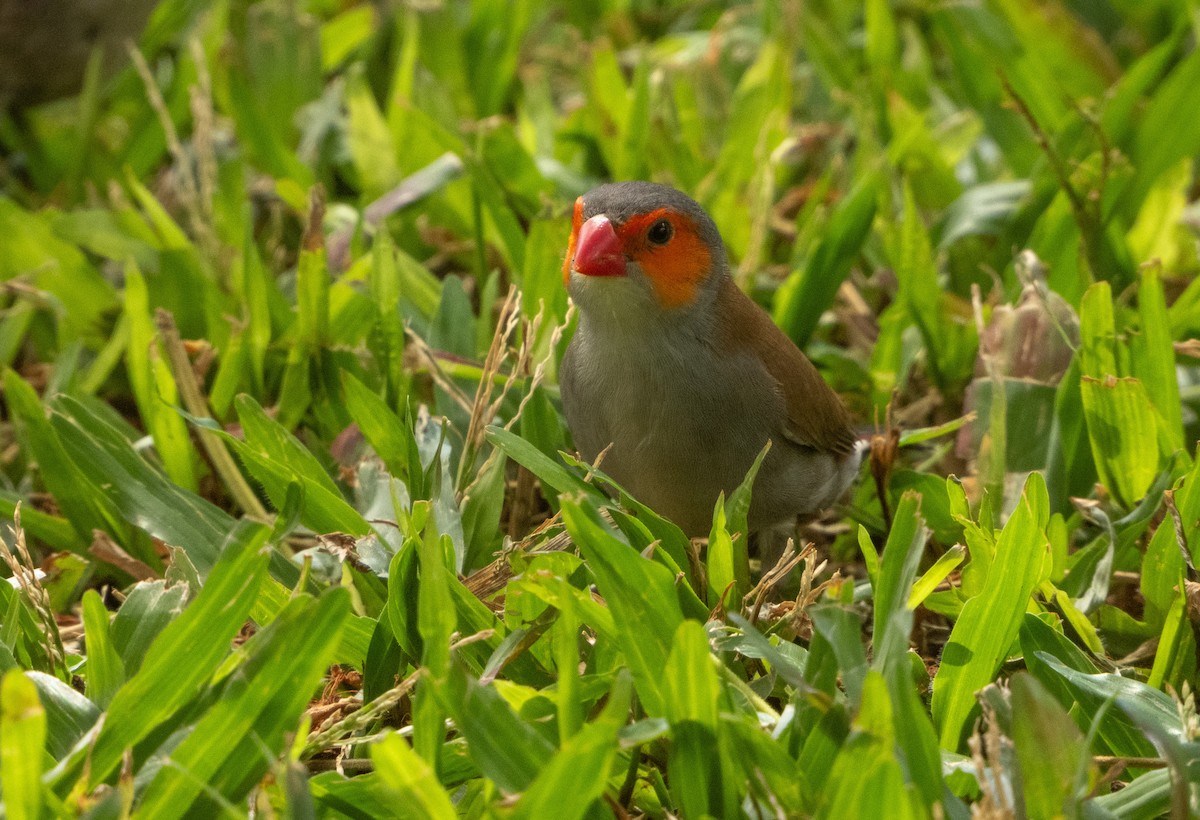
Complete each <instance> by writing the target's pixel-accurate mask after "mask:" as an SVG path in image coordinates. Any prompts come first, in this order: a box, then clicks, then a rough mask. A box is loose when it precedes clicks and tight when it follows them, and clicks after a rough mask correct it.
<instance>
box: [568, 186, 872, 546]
mask: <svg viewBox="0 0 1200 820" xmlns="http://www.w3.org/2000/svg"><path fill="white" fill-rule="evenodd" d="M563 280H564V284H565V286H566V288H567V291H568V293H569V295H570V297H571V300H572V301H573V302H574V304H575V305H576V308H577V310H578V317H579V318H578V323H577V326H576V330H575V333H574V336H573V337H572V339H571V341H570V343H569V345H568V346H567V349H566V351H565V353H564V355H563V358H562V361H561V364H560V367H559V388H560V395H561V398H562V406H563V411H564V415H565V418H566V422H567V427H568V429H569V430H570V432H571V435H572V437H573V439H574V442H575V446H576V448H577V449H578V451H579V453H580V455H581V456H582V457H583V458H584V459H586V460H587V461H588V462H594V461H595V459H596V458H597V457H598V456H599V455H600V454H601V452H605V451H606V452H605V455H604V459H603V461H602V465H601V469H603V470H604V472H605V473H606V474H607V475H608V476H610V477H611V478H612V479H613V480H614V481H615V482H617V483H618V484H620V485H621V486H622V487H623V488H624V489H625V490H626V491H627V492H628V493H630V494H631V495H632V496H633V497H634V498H636V499H637V500H638V501H639V502H641V503H643V504H646V505H648V506H649V507H650V508H651V509H653V510H654V511H655V512H657V513H659V514H660V515H663V516H665V517H667V518H668V519H670V520H672V521H674V522H675V524H677V525H678V526H679V527H680V528H681V529H682V530H683V531H684V533H685V534H687V535H688V536H689V537H703V536H706V535H709V533H710V531H711V528H712V522H713V511H714V506H715V504H716V502H717V500H718V498H719V497H720V495H721V493H724V494H725V497H726V498H728V496H729V494H730V493H731V492H732V491H733V490H734V489H736V488H737V487H738V486H739V485H740V484H741V483H742V481H743V480H744V479H745V476H746V473H747V471H748V470H749V469H750V467H751V466H752V465H753V463H754V460H755V458H756V457H757V456H758V454H759V453H760V451H761V450H762V449H763V447H764V446H765V445H766V444H767V442H768V441H769V442H770V443H771V447H770V449H769V450H768V452H767V455H766V457H765V459H764V461H763V463H762V465H761V468H760V470H759V472H758V475H757V477H756V479H755V481H754V484H753V486H752V488H751V501H750V509H749V514H748V528H749V530H750V532H751V533H755V532H758V531H762V530H766V529H769V528H774V527H776V526H777V525H781V524H783V523H785V522H788V521H789V520H790V521H791V522H793V523H794V522H795V521H796V520H797V518H798V517H799V516H805V515H809V514H812V513H815V512H818V511H820V510H822V509H824V508H826V507H828V506H830V505H832V504H833V503H834V502H835V501H837V499H838V498H839V497H840V496H841V495H842V493H843V492H844V491H845V490H846V489H847V487H849V485H850V484H851V483H852V481H853V479H854V478H855V477H856V476H857V474H858V471H859V465H860V463H861V461H862V456H863V453H864V450H865V446H864V444H865V443H864V442H860V441H859V440H858V438H857V436H856V435H855V433H854V429H853V425H852V420H851V417H850V414H849V412H848V411H847V409H846V407H845V405H844V404H843V403H842V401H841V399H840V398H839V397H838V395H837V394H836V393H835V392H834V391H833V390H832V389H831V388H830V387H829V386H828V385H827V384H826V383H825V381H824V380H823V379H822V378H821V375H820V373H819V372H818V371H817V369H816V367H815V366H814V365H813V364H812V362H810V361H809V360H808V358H807V357H806V356H805V355H804V353H802V352H801V351H800V349H799V348H797V347H796V345H795V344H794V343H793V342H792V341H791V339H789V338H788V337H787V335H786V334H784V332H783V331H782V330H780V329H779V327H778V326H777V325H776V324H775V323H774V322H773V321H771V318H770V316H769V315H768V314H767V313H766V311H764V310H763V309H762V308H761V307H759V306H758V305H757V304H756V303H755V302H754V301H753V300H752V299H751V298H750V297H749V296H747V295H746V294H745V293H743V292H742V290H741V289H740V288H739V287H738V286H737V284H736V283H735V282H734V281H733V278H732V277H731V275H730V271H729V261H728V257H727V254H726V251H725V246H724V243H723V241H722V239H721V234H720V232H719V231H718V229H717V226H716V224H715V223H714V222H713V220H712V218H711V217H710V216H709V215H708V214H707V213H706V212H705V211H704V209H703V208H702V207H701V206H700V205H699V204H698V203H696V202H695V201H694V200H693V199H691V198H690V197H688V196H687V195H686V194H684V193H682V192H680V191H678V190H676V189H675V188H672V187H670V186H666V185H660V184H656V183H651V182H643V181H630V182H616V183H609V184H604V185H601V186H599V187H597V188H594V189H592V190H591V191H589V192H588V193H586V194H584V195H583V196H581V197H579V198H578V199H577V200H576V201H575V206H574V214H573V219H572V228H571V235H570V238H569V240H568V243H567V253H566V258H565V259H564V261H563Z"/></svg>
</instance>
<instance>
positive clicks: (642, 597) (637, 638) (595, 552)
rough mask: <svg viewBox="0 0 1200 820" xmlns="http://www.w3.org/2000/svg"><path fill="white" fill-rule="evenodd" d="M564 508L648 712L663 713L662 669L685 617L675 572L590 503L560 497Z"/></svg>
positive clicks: (576, 543)
mask: <svg viewBox="0 0 1200 820" xmlns="http://www.w3.org/2000/svg"><path fill="white" fill-rule="evenodd" d="M562 512H563V522H564V523H565V524H566V525H567V532H569V533H570V534H571V540H572V541H574V542H575V545H576V546H577V547H578V548H579V552H580V554H581V555H583V557H584V559H585V560H586V561H587V563H588V566H589V568H590V569H591V571H592V574H593V575H594V576H595V577H596V585H597V586H598V587H599V588H600V594H601V595H603V596H604V600H605V601H607V603H608V606H609V609H611V610H612V614H613V621H614V625H615V627H616V630H617V642H618V645H619V646H620V647H621V651H622V652H624V653H625V660H626V663H628V664H629V670H630V672H631V673H632V674H633V681H634V685H635V686H636V687H637V692H638V697H639V698H640V699H641V702H642V704H643V706H644V707H645V709H646V713H647V714H648V715H650V716H654V717H657V716H660V715H664V714H666V713H667V711H666V710H667V702H666V696H665V694H664V693H663V690H662V670H663V669H664V668H665V666H666V663H667V657H668V656H669V654H670V650H671V646H672V642H673V641H674V639H675V632H676V630H677V629H678V628H679V624H680V623H682V622H683V612H682V611H681V610H680V607H679V603H678V599H677V598H676V596H675V589H674V587H675V578H674V576H673V575H672V574H671V573H670V571H669V570H667V569H666V568H665V567H663V566H662V565H661V564H656V563H654V562H652V561H649V560H647V559H646V558H643V557H642V556H641V555H639V554H638V553H637V552H636V551H634V550H632V549H630V547H629V545H628V544H626V543H624V542H623V541H621V540H620V539H619V538H618V537H617V536H616V535H615V534H614V533H613V532H612V530H610V529H609V528H608V527H607V526H605V525H604V523H603V522H602V521H601V520H600V517H599V515H597V513H596V512H595V510H594V509H593V508H591V507H590V506H584V504H582V503H580V502H577V501H574V500H572V499H570V498H564V499H563V506H562Z"/></svg>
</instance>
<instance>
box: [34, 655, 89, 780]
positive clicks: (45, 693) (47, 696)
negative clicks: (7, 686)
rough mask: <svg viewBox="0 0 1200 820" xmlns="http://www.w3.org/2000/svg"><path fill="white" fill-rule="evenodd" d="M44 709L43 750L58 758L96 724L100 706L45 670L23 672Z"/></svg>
mask: <svg viewBox="0 0 1200 820" xmlns="http://www.w3.org/2000/svg"><path fill="white" fill-rule="evenodd" d="M25 674H26V676H27V677H28V678H29V679H30V680H31V681H33V685H34V686H35V687H36V688H37V692H38V697H39V698H40V699H41V702H42V706H43V707H44V708H45V710H46V751H47V752H48V753H49V754H50V756H51V757H52V758H53V759H55V760H59V759H61V758H62V757H64V756H65V755H66V754H67V753H68V752H69V751H71V748H72V747H73V746H75V744H76V743H77V742H78V741H79V739H80V738H81V737H83V735H84V734H85V733H86V732H87V731H88V730H89V729H92V728H93V727H94V726H95V725H96V721H97V720H98V719H99V718H100V707H98V706H97V705H96V704H94V703H92V702H91V701H90V700H88V699H87V698H86V697H84V696H83V695H81V694H80V693H79V692H78V691H76V690H75V689H74V688H73V687H71V686H69V685H67V684H66V683H63V682H62V681H61V680H59V679H58V678H56V677H53V676H51V675H47V674H45V673H44V672H33V671H30V672H26V673H25Z"/></svg>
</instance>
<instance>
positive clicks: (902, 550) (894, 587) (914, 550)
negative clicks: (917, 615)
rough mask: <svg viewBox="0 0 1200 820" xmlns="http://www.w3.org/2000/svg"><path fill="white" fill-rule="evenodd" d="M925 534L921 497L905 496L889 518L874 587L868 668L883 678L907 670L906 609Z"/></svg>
mask: <svg viewBox="0 0 1200 820" xmlns="http://www.w3.org/2000/svg"><path fill="white" fill-rule="evenodd" d="M927 538H928V530H927V529H926V528H925V522H924V519H922V517H921V496H919V495H917V494H916V493H912V492H908V493H905V494H904V496H903V497H902V498H901V499H900V504H899V506H898V507H897V508H896V512H895V514H894V515H893V517H892V531H891V532H890V533H888V540H887V545H886V546H885V547H884V549H883V562H882V564H881V566H880V568H879V575H878V579H877V581H876V583H875V587H874V598H875V613H874V615H875V617H874V625H875V626H874V630H875V631H874V638H873V641H872V643H873V646H874V656H873V660H872V664H871V665H872V668H873V669H877V670H880V671H882V672H883V673H884V675H887V674H889V671H890V670H891V669H892V668H893V667H894V666H897V665H899V664H901V663H903V664H905V665H906V666H907V663H908V660H907V658H906V655H907V652H908V640H909V634H910V633H911V632H912V624H913V613H912V609H910V608H909V606H908V599H909V596H910V595H911V594H912V591H913V582H914V580H915V579H916V577H917V567H918V565H919V564H920V562H921V556H922V555H923V554H924V551H925V541H926V539H927Z"/></svg>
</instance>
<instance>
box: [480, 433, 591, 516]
mask: <svg viewBox="0 0 1200 820" xmlns="http://www.w3.org/2000/svg"><path fill="white" fill-rule="evenodd" d="M487 440H488V441H489V442H491V444H492V445H493V446H495V447H499V448H500V449H501V450H503V451H504V454H505V455H507V456H508V457H509V458H511V459H512V460H513V461H515V462H517V463H518V464H520V465H521V466H522V467H524V468H525V469H527V470H529V472H531V473H533V474H534V475H535V476H537V477H538V479H539V480H541V482H542V483H543V484H544V485H545V486H546V487H549V488H550V489H551V490H553V491H554V492H555V493H568V492H582V493H583V494H584V495H587V496H591V497H593V498H597V499H598V498H600V497H601V494H600V491H599V490H597V489H596V488H595V487H592V486H590V485H589V484H587V483H586V482H584V480H583V479H582V478H579V477H578V476H576V475H575V474H574V473H572V472H571V471H570V470H568V469H567V468H566V467H564V466H563V465H562V464H559V463H557V462H555V461H553V460H551V459H550V458H549V457H548V456H547V455H546V454H545V453H543V452H542V451H541V450H539V449H538V448H537V447H535V446H534V445H532V444H530V443H529V442H527V441H525V440H524V439H522V438H521V437H520V436H518V435H516V434H515V433H510V432H509V431H508V430H505V429H504V428H502V427H495V426H492V427H488V429H487Z"/></svg>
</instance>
